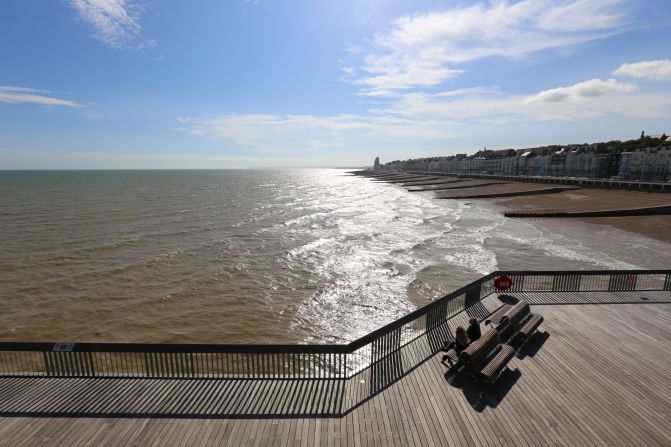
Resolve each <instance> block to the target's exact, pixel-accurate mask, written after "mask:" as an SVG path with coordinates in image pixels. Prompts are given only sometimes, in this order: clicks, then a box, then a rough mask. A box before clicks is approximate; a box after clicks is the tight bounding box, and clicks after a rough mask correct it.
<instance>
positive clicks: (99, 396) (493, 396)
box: [0, 291, 671, 447]
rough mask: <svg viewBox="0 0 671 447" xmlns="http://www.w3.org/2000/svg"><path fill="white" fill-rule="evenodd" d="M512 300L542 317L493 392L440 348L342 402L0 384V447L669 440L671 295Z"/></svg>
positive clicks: (267, 385)
mask: <svg viewBox="0 0 671 447" xmlns="http://www.w3.org/2000/svg"><path fill="white" fill-rule="evenodd" d="M516 296H519V297H521V298H527V299H529V300H530V301H531V302H535V303H543V304H535V305H533V306H532V307H533V311H534V312H537V313H540V314H542V315H543V316H544V317H545V321H544V323H543V324H542V325H541V328H540V333H538V334H536V336H535V337H534V338H533V339H532V340H531V341H530V342H529V344H528V346H527V348H525V350H523V351H522V352H521V353H520V354H519V355H518V357H516V358H514V359H513V360H512V361H511V363H510V364H509V370H507V371H505V372H504V373H503V375H502V376H501V377H500V379H499V381H498V382H497V384H496V386H495V387H493V388H492V389H491V390H490V391H486V390H484V389H483V388H481V387H479V386H476V385H474V384H473V383H472V382H471V381H470V380H468V379H466V378H463V377H460V376H456V377H450V376H446V374H445V372H446V368H445V367H444V366H443V365H442V364H441V363H440V357H441V354H442V353H438V354H437V355H434V356H430V357H429V358H428V359H427V360H426V361H425V362H423V363H421V364H420V365H419V366H418V367H416V368H414V369H411V370H409V371H404V372H403V375H401V376H400V377H398V375H397V376H395V377H394V380H393V381H391V383H390V384H388V385H385V386H384V387H382V388H381V390H380V391H379V392H378V393H377V394H375V395H374V396H372V397H370V398H368V399H363V400H361V401H360V402H358V403H356V404H355V405H354V406H353V407H352V408H343V402H344V401H347V400H346V399H345V397H343V396H344V394H346V393H347V392H348V391H347V390H346V389H345V386H344V385H343V381H326V380H312V381H298V380H293V381H292V380H287V381H282V380H256V381H251V380H250V381H243V380H201V379H198V380H196V379H193V380H189V379H186V380H160V379H83V378H78V379H54V378H49V379H46V378H2V379H0V446H33V445H36V446H37V445H39V446H44V445H49V446H59V445H60V446H80V445H81V446H83V445H92V446H99V445H115V446H125V445H135V446H153V445H170V446H192V445H194V446H195V445H198V446H201V445H202V446H219V445H250V446H251V445H256V446H265V445H268V446H275V445H278V446H288V445H302V446H308V445H324V446H334V447H335V446H387V445H399V446H413V445H417V446H419V445H422V446H424V445H426V446H443V445H494V446H508V445H511V446H513V445H514V446H520V445H521V446H532V445H533V446H535V445H595V446H613V445H622V446H631V445H650V446H655V445H671V423H670V422H669V421H671V392H669V390H670V389H671V292H668V291H667V292H641V291H636V292H585V293H578V292H570V293H567V292H563V293H554V292H540V293H536V294H531V293H519V294H516ZM556 303H566V304H556ZM574 303H581V304H574ZM584 303H631V304H584ZM407 349H410V350H413V349H414V350H418V351H421V350H422V347H421V346H420V344H413V346H409V347H408V348H407ZM410 354H411V353H404V354H403V355H410ZM417 355H422V354H421V352H419V353H418V354H417ZM357 380H358V379H357ZM350 382H351V381H350ZM349 385H350V386H352V385H354V384H352V383H350V384H349ZM361 386H362V387H367V386H369V384H367V383H365V381H364V383H361ZM308 395H310V396H315V397H314V398H310V399H309V398H307V397H306V396H308ZM343 399H344V400H343ZM341 410H344V413H345V414H344V416H341V415H340V414H336V413H338V412H339V411H341Z"/></svg>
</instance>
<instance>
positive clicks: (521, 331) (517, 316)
mask: <svg viewBox="0 0 671 447" xmlns="http://www.w3.org/2000/svg"><path fill="white" fill-rule="evenodd" d="M542 322H543V316H542V315H538V314H533V313H531V308H530V307H529V303H527V302H526V301H524V300H521V301H520V302H518V303H517V304H515V305H514V306H512V308H511V309H510V310H508V312H506V314H505V315H504V316H503V317H502V318H501V322H500V325H499V327H504V326H506V327H505V330H506V332H508V331H509V332H510V333H511V335H512V336H511V340H519V341H521V342H522V345H524V344H525V343H526V342H527V341H528V340H529V338H530V337H531V335H533V333H534V332H536V330H537V329H538V327H539V326H540V324H541V323H542Z"/></svg>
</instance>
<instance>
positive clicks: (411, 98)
mask: <svg viewBox="0 0 671 447" xmlns="http://www.w3.org/2000/svg"><path fill="white" fill-rule="evenodd" d="M635 88H636V86H634V85H632V84H626V83H620V82H617V81H615V80H612V79H609V80H601V79H592V80H589V81H585V82H580V83H577V84H575V85H572V86H568V87H558V88H555V89H549V90H544V91H541V92H538V93H533V94H528V95H510V94H505V93H503V92H499V93H498V94H497V95H495V96H492V95H490V94H486V93H482V92H477V90H473V92H472V93H471V94H461V95H457V96H447V97H445V96H441V94H426V93H411V94H407V95H404V96H403V97H402V98H401V99H399V100H397V101H393V102H392V103H390V104H389V105H388V106H387V107H385V108H383V109H376V110H372V112H373V113H378V114H379V115H380V116H398V117H403V118H407V119H409V120H416V121H422V120H431V121H433V122H440V121H441V120H450V121H457V120H458V121H460V122H461V123H464V124H465V123H469V122H480V123H484V124H492V123H496V122H497V121H500V120H505V121H506V122H507V123H510V122H512V121H513V120H525V121H566V120H576V119H593V118H599V117H604V116H627V117H638V118H658V117H664V116H669V114H670V113H671V92H665V93H659V92H658V93H654V94H653V93H637V92H635Z"/></svg>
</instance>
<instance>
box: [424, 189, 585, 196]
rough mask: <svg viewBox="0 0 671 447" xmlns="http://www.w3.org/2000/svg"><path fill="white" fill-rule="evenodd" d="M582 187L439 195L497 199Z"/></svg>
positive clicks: (558, 191)
mask: <svg viewBox="0 0 671 447" xmlns="http://www.w3.org/2000/svg"><path fill="white" fill-rule="evenodd" d="M576 189H580V188H544V189H530V190H526V191H508V192H495V193H490V194H472V195H459V196H446V195H443V196H438V197H436V198H438V199H495V198H498V197H517V196H535V195H540V194H557V193H560V192H565V191H573V190H576Z"/></svg>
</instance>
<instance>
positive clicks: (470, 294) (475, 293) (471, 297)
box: [464, 284, 482, 309]
mask: <svg viewBox="0 0 671 447" xmlns="http://www.w3.org/2000/svg"><path fill="white" fill-rule="evenodd" d="M481 287H482V286H481V285H480V284H478V285H476V286H474V287H471V288H470V289H468V290H467V291H466V299H465V300H464V309H468V308H469V307H471V306H472V305H473V304H475V303H477V302H478V301H480V289H481Z"/></svg>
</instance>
